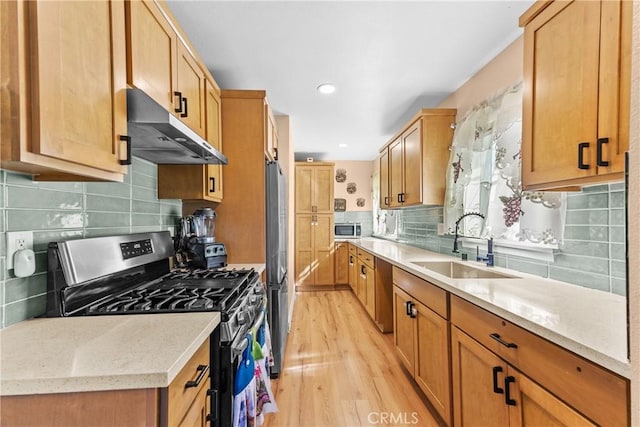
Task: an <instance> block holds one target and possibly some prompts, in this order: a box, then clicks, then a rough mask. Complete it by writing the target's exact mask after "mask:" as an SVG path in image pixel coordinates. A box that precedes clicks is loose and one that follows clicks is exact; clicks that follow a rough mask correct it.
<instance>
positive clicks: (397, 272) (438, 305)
mask: <svg viewBox="0 0 640 427" xmlns="http://www.w3.org/2000/svg"><path fill="white" fill-rule="evenodd" d="M393 283H394V284H395V285H396V286H398V287H399V288H401V289H403V290H404V291H405V292H407V293H409V294H411V296H413V297H414V298H417V299H418V300H419V301H420V302H421V303H422V304H424V305H426V306H427V307H429V308H430V309H431V310H433V311H435V312H436V313H438V314H439V315H440V316H442V317H444V318H445V319H448V318H449V310H448V307H447V291H445V290H444V289H441V288H439V287H437V286H435V285H433V284H431V283H429V282H427V281H426V280H422V279H420V278H419V277H416V276H414V275H413V274H410V273H407V272H406V271H404V270H402V269H400V268H397V267H393Z"/></svg>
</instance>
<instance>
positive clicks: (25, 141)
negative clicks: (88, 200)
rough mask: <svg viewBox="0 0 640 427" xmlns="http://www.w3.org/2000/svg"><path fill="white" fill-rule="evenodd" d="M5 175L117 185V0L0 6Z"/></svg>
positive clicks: (122, 63)
mask: <svg viewBox="0 0 640 427" xmlns="http://www.w3.org/2000/svg"><path fill="white" fill-rule="evenodd" d="M0 8H1V10H0V12H1V13H0V17H1V20H2V22H1V23H2V32H3V36H2V37H3V40H2V45H1V47H0V49H1V57H2V59H1V69H2V89H1V91H2V92H1V100H2V104H1V108H2V110H1V111H2V122H1V125H2V135H3V144H2V147H1V152H0V158H1V159H2V160H1V166H2V168H4V169H8V170H14V171H18V172H25V173H30V174H33V175H35V178H36V179H39V180H61V181H64V180H75V181H80V180H108V181H122V180H123V178H124V174H125V173H126V172H127V166H126V164H128V162H127V157H129V156H130V153H129V152H128V150H129V148H128V147H127V110H126V53H125V48H126V43H125V16H124V15H125V14H124V5H123V3H122V2H119V1H93V2H49V1H31V2H2V4H0Z"/></svg>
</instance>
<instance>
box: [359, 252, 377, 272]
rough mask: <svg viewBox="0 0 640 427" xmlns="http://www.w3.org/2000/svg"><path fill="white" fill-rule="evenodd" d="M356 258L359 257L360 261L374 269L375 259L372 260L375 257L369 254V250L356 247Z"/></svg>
mask: <svg viewBox="0 0 640 427" xmlns="http://www.w3.org/2000/svg"><path fill="white" fill-rule="evenodd" d="M358 258H359V259H360V261H361V262H363V263H365V264H366V265H368V266H369V267H371V268H374V269H375V261H374V260H375V257H374V256H373V255H371V254H370V253H369V252H367V251H363V250H362V249H358Z"/></svg>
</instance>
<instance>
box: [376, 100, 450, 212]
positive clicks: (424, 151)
mask: <svg viewBox="0 0 640 427" xmlns="http://www.w3.org/2000/svg"><path fill="white" fill-rule="evenodd" d="M455 116H456V110H455V109H448V108H442V109H423V110H420V112H419V113H418V114H417V115H416V116H414V117H413V119H412V120H411V121H410V122H409V124H408V125H407V126H405V127H404V128H403V129H402V130H401V131H400V132H399V133H398V134H397V135H396V136H395V137H394V138H393V139H392V140H391V141H390V142H389V143H388V144H387V145H386V146H384V147H383V148H382V149H381V151H380V191H381V196H380V207H381V208H383V209H384V208H399V207H407V206H416V205H420V204H429V205H430V204H437V205H441V204H442V203H443V201H444V189H445V179H444V177H445V175H446V169H447V161H448V159H449V147H450V146H451V142H452V139H453V126H452V125H453V124H454V122H455ZM383 193H384V194H383Z"/></svg>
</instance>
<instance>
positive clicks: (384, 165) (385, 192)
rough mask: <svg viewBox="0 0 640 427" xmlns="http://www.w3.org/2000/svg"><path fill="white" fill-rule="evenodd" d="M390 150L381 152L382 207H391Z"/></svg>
mask: <svg viewBox="0 0 640 427" xmlns="http://www.w3.org/2000/svg"><path fill="white" fill-rule="evenodd" d="M389 202H390V201H389V150H388V149H386V150H384V151H383V152H382V154H380V209H388V208H389Z"/></svg>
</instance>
